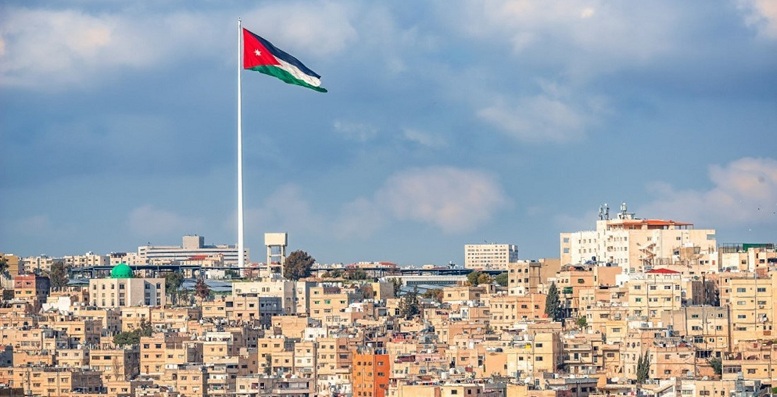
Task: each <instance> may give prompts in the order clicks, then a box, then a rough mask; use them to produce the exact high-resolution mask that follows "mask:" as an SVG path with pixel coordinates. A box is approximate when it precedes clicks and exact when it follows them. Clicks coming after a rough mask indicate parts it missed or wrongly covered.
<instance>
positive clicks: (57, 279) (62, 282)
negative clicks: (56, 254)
mask: <svg viewBox="0 0 777 397" xmlns="http://www.w3.org/2000/svg"><path fill="white" fill-rule="evenodd" d="M67 271H68V268H67V266H65V263H64V262H61V261H56V262H54V263H53V264H52V265H51V272H50V273H49V282H51V288H52V289H54V290H56V291H59V290H61V289H62V288H64V287H65V286H67V282H68V281H69V280H68V277H67Z"/></svg>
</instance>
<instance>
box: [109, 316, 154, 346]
mask: <svg viewBox="0 0 777 397" xmlns="http://www.w3.org/2000/svg"><path fill="white" fill-rule="evenodd" d="M153 334H154V329H153V328H152V327H151V324H149V323H148V322H147V321H146V320H145V319H141V320H140V327H139V328H137V329H133V330H132V331H125V332H119V333H118V334H116V335H114V336H113V343H114V344H116V345H118V346H124V345H136V344H138V343H140V338H141V337H143V336H152V335H153Z"/></svg>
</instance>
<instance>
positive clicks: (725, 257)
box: [720, 244, 777, 272]
mask: <svg viewBox="0 0 777 397" xmlns="http://www.w3.org/2000/svg"><path fill="white" fill-rule="evenodd" d="M776 263H777V250H775V247H774V245H773V244H733V245H732V244H724V245H722V246H721V247H720V268H721V269H723V270H725V271H740V272H756V271H766V270H767V269H768V268H769V266H770V265H774V264H776Z"/></svg>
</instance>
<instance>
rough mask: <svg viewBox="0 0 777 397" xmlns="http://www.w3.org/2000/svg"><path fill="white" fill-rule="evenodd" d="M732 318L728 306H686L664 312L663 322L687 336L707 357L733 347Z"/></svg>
mask: <svg viewBox="0 0 777 397" xmlns="http://www.w3.org/2000/svg"><path fill="white" fill-rule="evenodd" d="M729 320H730V317H729V308H728V307H725V306H684V307H682V308H680V309H678V310H673V311H671V312H666V311H665V312H663V313H662V315H661V322H662V323H663V324H664V325H666V326H670V327H671V328H672V330H673V331H674V332H676V333H677V335H678V336H680V337H685V340H686V341H687V342H688V343H689V344H690V345H691V346H694V348H695V349H696V350H697V351H698V352H699V355H700V356H701V357H704V358H709V357H721V355H722V354H723V353H724V352H728V351H729V350H730V349H731V328H730V327H729Z"/></svg>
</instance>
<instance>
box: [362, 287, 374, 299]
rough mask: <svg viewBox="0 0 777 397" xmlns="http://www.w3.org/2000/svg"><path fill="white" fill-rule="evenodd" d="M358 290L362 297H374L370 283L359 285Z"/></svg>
mask: <svg viewBox="0 0 777 397" xmlns="http://www.w3.org/2000/svg"><path fill="white" fill-rule="evenodd" d="M359 292H361V294H362V298H364V299H372V298H374V297H375V290H373V289H372V285H370V284H362V285H361V286H360V287H359Z"/></svg>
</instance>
